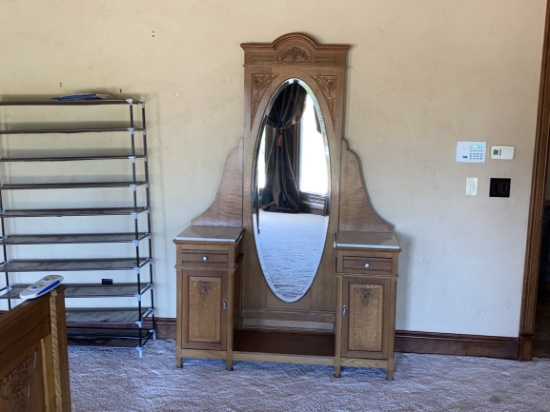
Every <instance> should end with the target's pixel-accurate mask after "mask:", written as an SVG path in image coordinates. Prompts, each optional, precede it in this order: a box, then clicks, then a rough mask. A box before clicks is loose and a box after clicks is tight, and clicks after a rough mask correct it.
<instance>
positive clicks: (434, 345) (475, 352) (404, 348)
mask: <svg viewBox="0 0 550 412" xmlns="http://www.w3.org/2000/svg"><path fill="white" fill-rule="evenodd" d="M395 351H396V352H407V353H431V354H437V355H458V356H479V357H486V358H500V359H518V354H519V339H518V338H507V337H500V336H480V335H460V334H454V333H429V332H409V331H402V330H398V331H396V332H395Z"/></svg>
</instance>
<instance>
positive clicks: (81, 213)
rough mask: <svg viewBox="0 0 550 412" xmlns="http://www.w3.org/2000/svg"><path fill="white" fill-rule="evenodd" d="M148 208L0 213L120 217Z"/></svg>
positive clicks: (12, 214)
mask: <svg viewBox="0 0 550 412" xmlns="http://www.w3.org/2000/svg"><path fill="white" fill-rule="evenodd" d="M146 210H148V208H146V207H138V208H133V207H110V208H97V209H13V210H3V211H0V217H3V218H12V217H66V216H118V215H132V214H134V213H136V214H137V213H142V212H145V211H146Z"/></svg>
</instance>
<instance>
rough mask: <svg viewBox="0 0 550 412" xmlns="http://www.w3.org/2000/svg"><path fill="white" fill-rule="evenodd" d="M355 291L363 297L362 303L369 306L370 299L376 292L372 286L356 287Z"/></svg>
mask: <svg viewBox="0 0 550 412" xmlns="http://www.w3.org/2000/svg"><path fill="white" fill-rule="evenodd" d="M355 291H356V292H357V294H358V295H359V298H360V299H361V304H362V305H363V306H365V307H366V308H368V307H369V304H370V301H371V299H372V297H373V296H374V294H375V290H374V289H373V288H372V287H369V286H365V287H363V288H356V289H355Z"/></svg>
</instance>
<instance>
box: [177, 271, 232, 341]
mask: <svg viewBox="0 0 550 412" xmlns="http://www.w3.org/2000/svg"><path fill="white" fill-rule="evenodd" d="M197 272H198V271H197ZM179 277H180V278H181V288H180V290H181V293H182V296H183V297H184V302H182V303H183V305H182V307H181V316H182V320H183V322H182V328H181V333H182V336H181V347H183V348H193V349H217V350H225V348H226V325H227V316H226V312H227V273H225V272H222V271H218V272H212V271H203V273H200V272H199V273H189V272H186V271H184V270H180V274H179Z"/></svg>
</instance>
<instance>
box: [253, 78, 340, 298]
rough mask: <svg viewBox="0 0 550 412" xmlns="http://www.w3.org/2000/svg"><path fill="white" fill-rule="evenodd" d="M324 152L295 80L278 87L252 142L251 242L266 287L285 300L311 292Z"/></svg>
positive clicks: (317, 124)
mask: <svg viewBox="0 0 550 412" xmlns="http://www.w3.org/2000/svg"><path fill="white" fill-rule="evenodd" d="M329 165H330V162H329V150H328V141H327V135H326V131H325V124H324V121H323V117H322V115H321V111H320V109H319V104H318V102H317V99H316V98H315V95H314V94H313V92H312V91H311V89H310V88H309V87H308V85H307V84H306V83H305V82H303V81H302V80H299V79H290V80H287V81H285V82H284V83H283V84H281V85H280V86H279V87H278V88H277V90H276V91H275V93H273V96H272V97H271V100H270V102H269V104H268V106H267V110H266V115H265V116H264V120H263V125H262V127H261V128H260V132H259V136H258V139H257V142H256V150H255V164H254V167H253V173H254V176H253V179H252V181H253V185H254V187H253V194H254V195H253V196H252V202H253V205H252V210H253V221H254V237H255V241H256V249H257V251H258V256H259V260H260V264H261V267H262V270H263V273H264V276H265V279H266V281H267V283H268V284H269V287H270V288H271V290H272V291H273V293H274V294H275V295H276V296H277V297H278V298H279V299H281V300H283V301H285V302H296V301H297V300H299V299H300V298H301V297H303V296H304V295H305V294H306V292H307V291H308V289H309V288H310V286H311V284H312V282H313V279H314V278H315V274H316V273H317V270H318V268H319V262H320V261H321V256H322V254H323V248H324V245H325V240H326V236H327V230H328V220H329V212H330V193H329V192H330V170H329Z"/></svg>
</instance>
